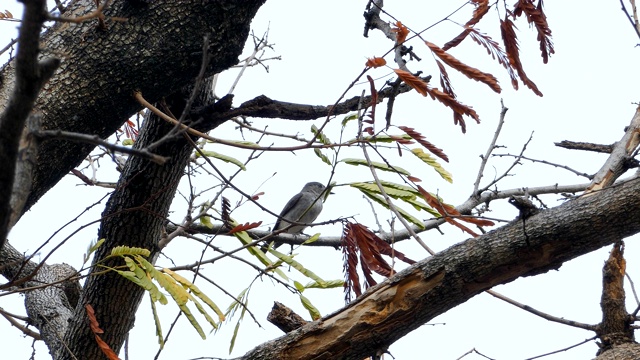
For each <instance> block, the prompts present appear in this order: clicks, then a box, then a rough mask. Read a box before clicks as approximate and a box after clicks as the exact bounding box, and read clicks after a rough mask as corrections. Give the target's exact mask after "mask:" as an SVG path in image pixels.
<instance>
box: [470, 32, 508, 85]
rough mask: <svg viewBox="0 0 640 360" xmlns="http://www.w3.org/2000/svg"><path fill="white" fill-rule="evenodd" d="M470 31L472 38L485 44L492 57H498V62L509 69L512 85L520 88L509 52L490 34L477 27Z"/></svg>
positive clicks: (482, 44) (480, 43)
mask: <svg viewBox="0 0 640 360" xmlns="http://www.w3.org/2000/svg"><path fill="white" fill-rule="evenodd" d="M469 32H470V34H471V39H472V40H473V41H474V42H475V43H477V44H478V45H481V46H483V47H484V48H485V49H486V50H487V54H489V55H491V58H493V59H497V60H498V63H499V64H500V65H502V66H503V67H504V68H505V69H507V73H509V77H510V78H511V85H513V88H514V89H516V90H518V75H517V74H516V72H515V69H514V68H513V67H512V66H511V63H510V62H509V57H508V56H507V53H506V52H505V51H504V50H502V48H501V47H500V44H498V43H497V42H496V41H495V40H493V39H492V38H491V37H490V36H488V35H486V34H483V33H481V32H479V31H477V30H476V29H469Z"/></svg>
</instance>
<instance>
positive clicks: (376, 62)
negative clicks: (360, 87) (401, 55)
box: [365, 57, 387, 68]
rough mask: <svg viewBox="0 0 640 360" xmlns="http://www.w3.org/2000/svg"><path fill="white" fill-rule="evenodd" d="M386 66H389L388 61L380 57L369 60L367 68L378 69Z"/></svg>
mask: <svg viewBox="0 0 640 360" xmlns="http://www.w3.org/2000/svg"><path fill="white" fill-rule="evenodd" d="M385 65H387V61H386V60H385V59H383V58H380V57H373V58H369V59H367V62H366V64H365V66H367V67H370V68H378V67H381V66H385Z"/></svg>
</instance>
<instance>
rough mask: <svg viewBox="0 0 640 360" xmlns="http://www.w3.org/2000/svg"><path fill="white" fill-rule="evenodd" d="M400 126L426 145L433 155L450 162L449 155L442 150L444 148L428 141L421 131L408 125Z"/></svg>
mask: <svg viewBox="0 0 640 360" xmlns="http://www.w3.org/2000/svg"><path fill="white" fill-rule="evenodd" d="M398 128H399V129H400V130H402V131H404V132H405V133H407V135H409V136H411V137H412V138H413V139H414V140H415V141H417V142H418V143H420V145H422V146H424V147H425V148H426V149H427V150H429V151H430V152H431V153H432V154H433V155H435V156H437V157H439V158H440V159H442V160H444V161H446V162H449V157H448V156H447V154H445V153H444V151H442V149H440V148H438V147H436V146H435V145H433V144H432V143H430V142H429V141H427V140H426V138H425V137H424V136H423V135H422V134H421V133H419V132H417V131H416V130H415V129H414V128H411V127H408V126H398Z"/></svg>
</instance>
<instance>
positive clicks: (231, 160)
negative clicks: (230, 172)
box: [196, 150, 247, 170]
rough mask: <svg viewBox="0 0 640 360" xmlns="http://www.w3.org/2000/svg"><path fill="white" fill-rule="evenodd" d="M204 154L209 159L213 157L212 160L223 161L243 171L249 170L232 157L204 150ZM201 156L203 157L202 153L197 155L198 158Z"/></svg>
mask: <svg viewBox="0 0 640 360" xmlns="http://www.w3.org/2000/svg"><path fill="white" fill-rule="evenodd" d="M202 153H203V154H204V155H206V156H207V157H212V158H216V159H218V160H222V161H224V162H227V163H232V164H233V165H235V166H237V167H239V168H240V169H242V170H247V168H246V167H244V164H243V163H242V162H240V160H238V159H236V158H233V157H231V156H227V155H223V154H220V153H217V152H215V151H211V150H202ZM200 156H201V154H200V152H197V153H196V157H200Z"/></svg>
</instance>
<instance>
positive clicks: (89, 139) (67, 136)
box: [35, 130, 169, 165]
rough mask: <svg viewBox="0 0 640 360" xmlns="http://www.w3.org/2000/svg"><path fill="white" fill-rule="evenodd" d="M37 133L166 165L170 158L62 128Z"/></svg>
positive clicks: (41, 136) (46, 137)
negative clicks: (100, 147) (92, 145)
mask: <svg viewBox="0 0 640 360" xmlns="http://www.w3.org/2000/svg"><path fill="white" fill-rule="evenodd" d="M35 135H36V136H37V137H39V138H41V139H63V140H71V141H78V142H85V143H89V144H94V145H98V146H102V147H105V148H107V149H109V150H111V151H115V152H120V153H124V154H129V155H134V156H140V157H141V158H144V159H148V160H149V161H153V162H154V163H156V164H159V165H164V164H165V163H166V162H167V160H169V158H167V157H164V156H160V155H156V154H153V153H151V152H149V151H147V150H145V149H141V150H138V149H134V148H131V147H127V146H120V145H115V144H112V143H110V142H108V141H105V140H102V139H101V138H100V137H99V136H97V135H86V134H79V133H74V132H69V131H61V130H43V131H37V132H36V133H35Z"/></svg>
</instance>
